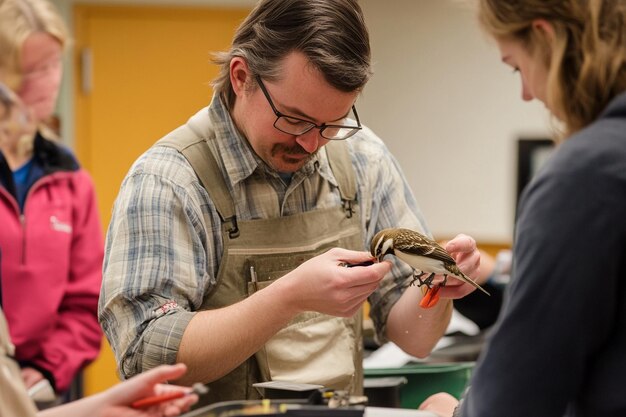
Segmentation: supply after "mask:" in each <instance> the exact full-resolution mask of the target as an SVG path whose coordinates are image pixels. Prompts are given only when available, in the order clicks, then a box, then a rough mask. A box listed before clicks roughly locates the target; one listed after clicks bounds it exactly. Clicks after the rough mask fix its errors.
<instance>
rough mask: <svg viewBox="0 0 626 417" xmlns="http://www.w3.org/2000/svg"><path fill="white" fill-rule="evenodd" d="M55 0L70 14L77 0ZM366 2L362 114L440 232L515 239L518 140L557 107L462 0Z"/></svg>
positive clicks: (543, 128) (541, 129)
mask: <svg viewBox="0 0 626 417" xmlns="http://www.w3.org/2000/svg"><path fill="white" fill-rule="evenodd" d="M53 1H54V2H55V3H57V4H58V5H59V6H60V8H61V9H62V11H63V13H64V14H65V15H66V17H67V18H68V19H70V18H71V5H72V3H73V2H74V0H53ZM81 2H83V3H91V2H94V3H95V2H97V3H103V2H110V3H132V4H138V3H151V4H154V3H167V4H183V3H184V4H195V5H199V4H207V5H209V4H211V5H221V6H223V5H233V6H235V5H237V6H241V5H252V4H254V1H252V0H237V1H234V0H230V1H226V0H221V1H220V0H212V1H211V0H186V1H184V2H183V1H178V2H176V1H173V0H170V1H168V0H159V1H154V0H134V1H132V2H128V1H126V2H125V1H123V0H109V1H103V0H98V1H96V0H94V1H89V0H87V1H85V0H83V1H81ZM361 5H362V7H363V10H364V13H365V16H366V20H367V23H368V25H369V29H370V36H371V42H372V48H373V60H374V71H375V74H374V77H373V79H372V80H371V82H370V83H369V84H368V86H367V87H366V89H365V91H364V93H363V95H362V97H361V98H360V99H359V101H358V102H357V106H358V109H359V113H360V116H361V119H362V120H363V121H364V123H365V124H367V125H369V126H370V127H371V128H372V129H374V131H376V132H377V133H378V134H379V135H380V136H381V137H382V138H383V139H384V140H385V142H386V143H387V144H388V146H389V147H390V149H391V150H392V152H393V153H394V154H395V155H396V157H397V158H398V160H399V162H400V164H401V165H402V167H403V168H404V170H405V174H406V176H407V178H408V180H409V183H410V184H411V187H412V188H413V190H414V192H415V194H416V195H417V199H418V202H419V204H420V206H421V208H422V210H423V212H424V214H425V216H426V218H427V220H428V223H429V224H430V226H431V229H432V231H433V233H434V234H435V236H437V237H440V238H445V237H451V236H454V235H455V234H457V233H459V232H463V233H468V234H471V235H473V236H474V237H476V238H477V239H479V240H483V241H494V242H510V240H511V238H512V229H513V221H514V219H513V216H514V204H515V186H516V183H515V181H516V178H515V175H516V159H515V158H516V155H515V151H516V139H517V138H518V137H522V136H523V137H544V136H546V135H548V134H549V129H548V126H549V125H548V118H547V113H546V112H545V110H544V109H543V107H542V106H541V105H540V104H539V103H530V104H529V103H524V102H522V101H521V99H520V96H521V91H520V82H519V76H518V75H517V74H513V72H512V70H511V69H510V68H508V67H506V66H504V65H503V64H501V63H500V58H499V55H498V51H497V48H496V47H495V45H493V44H491V43H490V42H489V41H488V40H487V39H486V37H485V36H484V35H483V34H482V33H481V32H480V31H479V30H478V28H477V25H476V24H475V21H474V16H473V13H472V11H471V10H469V9H468V8H467V7H466V6H463V5H461V4H459V0H456V1H455V0H387V1H382V0H361ZM69 75H70V76H71V74H69ZM69 84H70V83H66V85H69ZM71 105H72V104H71V94H68V93H67V91H66V92H65V94H64V95H63V100H62V103H61V107H60V108H61V111H64V112H66V114H64V115H63V120H64V122H65V125H66V126H67V127H66V131H65V133H66V134H67V135H69V136H71V127H70V126H68V125H71V124H73V123H68V122H69V121H71V120H72V118H71ZM70 143H72V142H71V139H70Z"/></svg>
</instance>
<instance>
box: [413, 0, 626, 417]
mask: <svg viewBox="0 0 626 417" xmlns="http://www.w3.org/2000/svg"><path fill="white" fill-rule="evenodd" d="M479 18H480V22H481V24H482V26H483V27H484V29H485V30H486V31H487V32H488V33H489V34H490V35H491V36H493V38H494V39H495V41H496V43H497V45H498V47H499V49H500V53H501V56H502V61H503V62H504V63H505V64H506V65H509V66H510V67H512V68H513V69H514V70H515V71H516V72H519V73H520V75H521V78H522V98H523V99H524V100H532V99H534V98H536V99H538V100H540V101H542V102H543V103H544V104H545V105H546V107H547V108H548V110H550V112H551V113H552V114H553V115H554V116H555V117H556V118H557V119H559V120H560V121H561V122H562V124H563V126H564V137H565V138H566V139H565V140H563V141H562V142H561V143H560V144H559V145H558V146H557V148H556V150H555V151H554V153H553V154H552V156H551V157H550V159H549V160H548V161H547V162H546V163H545V165H544V166H543V167H542V168H541V169H540V170H539V172H538V173H537V174H536V175H535V177H534V178H533V180H532V181H531V183H530V184H529V185H528V186H527V187H526V189H525V191H524V193H523V195H522V198H521V200H520V206H519V211H518V218H517V224H516V236H515V242H514V254H513V259H514V260H513V270H512V275H511V276H512V279H511V282H510V284H509V288H508V290H507V293H506V297H505V302H504V305H503V310H502V313H501V314H500V317H499V319H498V322H497V324H496V328H495V329H494V332H493V333H492V335H491V339H490V340H489V343H488V345H487V346H486V348H485V350H484V351H483V355H482V356H481V358H480V360H479V362H478V364H477V366H476V369H475V371H474V373H473V375H472V379H471V386H470V389H469V391H468V393H467V394H466V396H465V397H464V399H463V400H462V402H461V405H460V406H458V407H457V408H456V411H454V414H453V411H452V410H453V409H454V408H455V406H456V400H455V399H454V398H452V397H451V396H449V395H447V394H437V395H435V396H433V397H431V398H429V399H427V400H426V401H425V402H424V404H422V407H421V408H422V409H426V410H429V411H434V412H437V413H438V414H439V415H442V416H449V415H450V414H453V415H455V416H463V417H478V416H480V417H490V416H493V417H495V416H498V417H500V416H507V417H516V416H520V417H521V416H525V417H526V416H541V417H551V416H563V415H565V416H577V417H582V416H589V417H605V416H624V415H626V396H624V393H623V387H624V386H626V354H625V353H626V325H625V324H626V285H625V283H626V222H624V213H626V24H625V22H626V1H623V0H606V1H601V0H480V1H479Z"/></svg>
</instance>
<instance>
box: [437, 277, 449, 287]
mask: <svg viewBox="0 0 626 417" xmlns="http://www.w3.org/2000/svg"><path fill="white" fill-rule="evenodd" d="M447 282H448V276H447V275H444V276H443V281H441V284H439V286H440V287H445V286H446V283H447Z"/></svg>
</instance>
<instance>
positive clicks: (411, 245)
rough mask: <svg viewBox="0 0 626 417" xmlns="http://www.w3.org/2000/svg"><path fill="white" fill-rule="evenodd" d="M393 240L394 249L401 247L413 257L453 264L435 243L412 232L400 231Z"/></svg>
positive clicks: (443, 250) (442, 249)
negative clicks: (413, 255)
mask: <svg viewBox="0 0 626 417" xmlns="http://www.w3.org/2000/svg"><path fill="white" fill-rule="evenodd" d="M394 240H395V242H396V243H395V246H396V247H399V246H400V245H403V246H404V247H406V248H407V249H408V250H409V251H410V252H412V253H414V254H415V255H420V256H426V257H429V258H433V259H437V260H439V261H441V262H444V263H453V264H454V263H455V261H454V259H452V257H451V256H450V254H449V253H448V252H446V250H445V249H444V248H442V247H441V246H440V245H439V244H438V243H437V242H435V241H434V240H432V239H429V238H428V237H426V236H424V235H422V234H420V233H417V232H415V231H413V230H407V231H404V230H401V231H400V232H398V235H397V236H396V237H395V239H394Z"/></svg>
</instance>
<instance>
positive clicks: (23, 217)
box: [0, 173, 59, 266]
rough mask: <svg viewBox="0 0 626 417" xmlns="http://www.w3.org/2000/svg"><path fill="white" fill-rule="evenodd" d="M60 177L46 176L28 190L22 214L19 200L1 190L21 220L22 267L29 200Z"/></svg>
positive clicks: (24, 258)
mask: <svg viewBox="0 0 626 417" xmlns="http://www.w3.org/2000/svg"><path fill="white" fill-rule="evenodd" d="M58 177H59V173H53V174H49V175H46V176H44V177H42V178H40V179H38V180H37V181H35V183H34V184H33V185H32V186H31V187H30V189H29V190H28V193H26V197H25V198H24V211H23V212H21V213H20V207H19V205H18V204H17V200H16V199H15V197H13V196H12V195H11V194H9V193H8V192H7V191H6V190H5V189H4V188H0V192H2V193H3V194H5V196H6V198H7V199H8V200H9V201H10V202H11V204H12V205H13V208H14V210H15V213H17V215H18V217H19V219H20V226H21V228H22V254H21V257H20V258H21V259H20V264H21V266H24V265H26V246H27V245H26V206H27V205H28V200H29V198H28V197H29V196H30V195H31V194H32V193H33V192H35V190H37V189H38V188H41V187H42V186H43V185H45V184H46V183H48V182H51V181H52V178H58Z"/></svg>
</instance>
